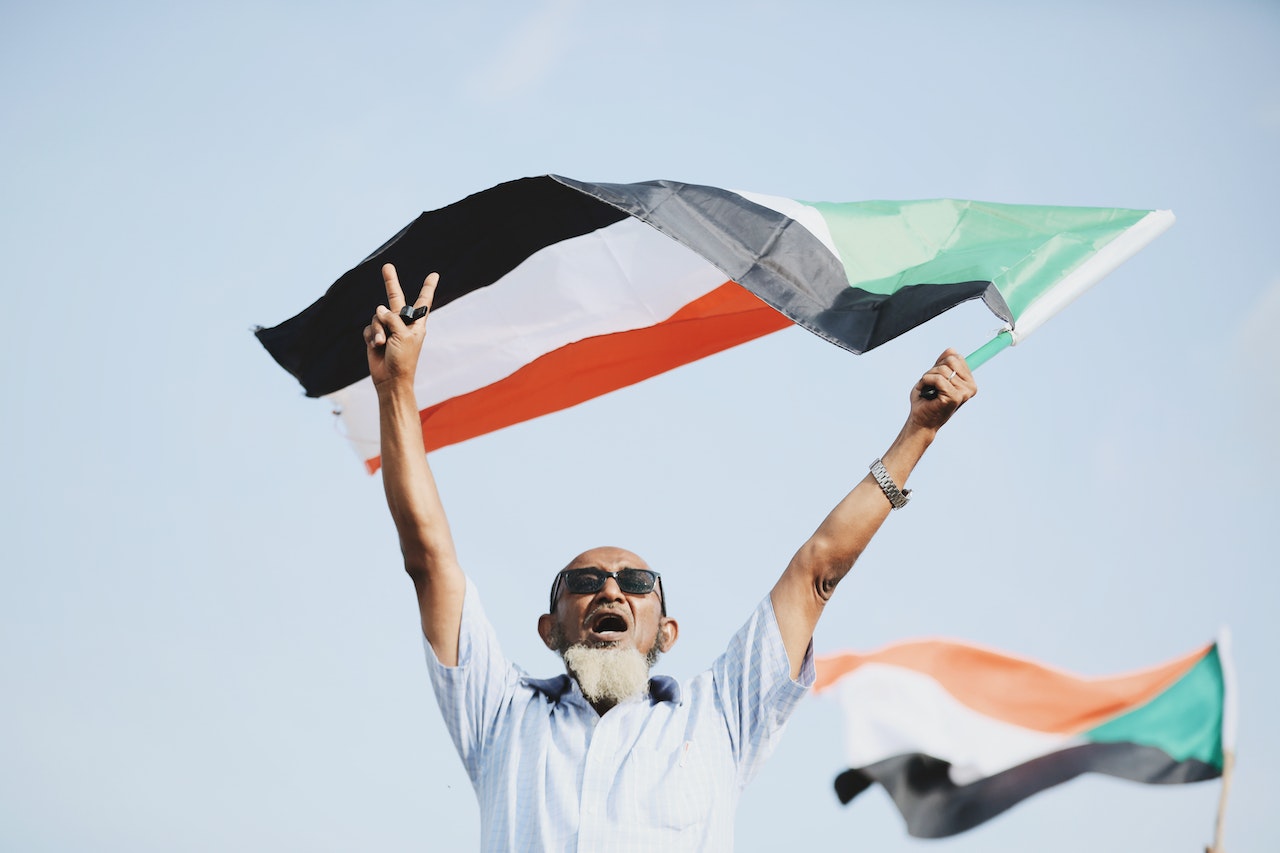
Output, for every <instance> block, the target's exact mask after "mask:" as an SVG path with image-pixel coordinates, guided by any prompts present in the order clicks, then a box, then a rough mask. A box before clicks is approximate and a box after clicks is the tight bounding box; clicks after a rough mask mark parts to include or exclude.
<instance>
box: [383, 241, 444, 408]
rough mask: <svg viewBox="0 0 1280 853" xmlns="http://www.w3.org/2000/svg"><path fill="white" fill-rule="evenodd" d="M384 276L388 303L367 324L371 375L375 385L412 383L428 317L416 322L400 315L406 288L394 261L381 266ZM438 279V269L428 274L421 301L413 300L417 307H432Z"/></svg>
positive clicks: (428, 308) (419, 297) (419, 295)
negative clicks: (408, 321)
mask: <svg viewBox="0 0 1280 853" xmlns="http://www.w3.org/2000/svg"><path fill="white" fill-rule="evenodd" d="M382 280H383V283H384V284H385V285H386V287H387V304H386V305H379V306H378V310H377V311H375V312H374V314H373V319H372V320H370V321H369V325H367V326H365V327H364V342H365V348H366V354H367V355H368V357H369V376H370V377H371V378H372V379H373V385H374V387H375V388H382V387H383V386H384V385H386V384H387V383H394V382H397V381H405V382H407V383H408V384H409V385H410V386H412V384H413V377H414V373H415V372H416V371H417V368H418V355H419V354H420V353H421V352H422V341H423V338H424V337H425V336H426V318H425V317H424V318H423V319H422V320H420V321H419V322H416V323H406V322H405V321H404V320H402V319H401V318H400V309H401V308H403V307H404V306H405V300H404V291H402V290H401V289H400V279H399V278H397V277H396V268H395V267H393V266H392V265H391V264H386V265H384V266H383V267H382ZM439 281H440V275H439V274H438V273H431V274H430V275H429V276H427V278H426V281H424V282H423V283H422V292H421V293H419V294H418V301H417V302H415V303H414V304H413V307H414V308H415V309H416V308H426V309H427V310H428V311H430V309H431V300H432V299H433V298H434V297H435V295H436V285H437V284H438V283H439Z"/></svg>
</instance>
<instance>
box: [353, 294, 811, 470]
mask: <svg viewBox="0 0 1280 853" xmlns="http://www.w3.org/2000/svg"><path fill="white" fill-rule="evenodd" d="M790 325H791V321H790V320H788V319H787V318H786V317H785V316H783V315H782V314H780V313H778V312H777V311H775V310H774V309H772V308H770V307H769V306H767V305H765V304H764V303H763V302H761V301H760V300H759V299H758V298H756V297H755V296H754V295H752V294H751V293H750V292H749V291H747V290H745V289H744V288H742V287H741V286H740V285H738V284H736V283H734V282H732V281H728V282H725V283H724V284H722V285H720V286H719V287H717V288H716V289H715V290H713V291H711V292H710V293H707V294H706V295H704V296H701V297H699V298H698V299H695V300H694V301H693V302H690V303H689V304H688V305H686V306H684V307H683V308H681V309H680V310H679V311H677V312H676V313H675V314H673V315H671V317H669V318H668V319H666V320H663V321H662V322H661V323H657V324H655V325H653V326H646V327H644V328H642V329H631V330H629V331H625V332H616V333H613V334H608V335H598V336H596V337H592V338H586V339H585V340H581V341H577V342H575V343H572V344H568V345H567V346H563V347H560V348H559V349H557V350H553V351H551V352H549V353H547V354H546V355H543V356H540V357H539V358H537V359H535V360H534V361H532V362H530V363H529V364H527V365H525V366H524V367H522V368H520V369H519V370H517V371H516V372H514V373H512V374H511V375H510V376H507V377H505V378H503V379H500V380H498V381H497V382H494V383H492V384H490V385H486V386H485V387H484V388H478V389H476V390H475V391H472V392H470V393H467V394H462V395H459V396H457V397H453V398H451V399H448V400H445V401H444V402H442V403H439V404H437V405H435V406H431V407H430V408H427V409H423V410H422V411H421V412H420V416H421V418H422V434H423V446H424V447H425V448H426V449H427V450H428V451H430V450H438V449H439V448H441V447H447V446H448V445H450V444H457V443H458V442H460V441H465V440H467V439H468V438H474V437H476V436H477V435H482V434H484V433H486V432H491V431H493V430H496V429H501V428H502V427H507V426H511V425H513V424H518V423H521V422H523V421H527V420H530V419H532V418H536V417H538V416H540V415H546V414H550V413H552V412H558V411H560V410H561V409H567V408H569V407H570V406H576V405H577V404H578V403H582V402H585V401H587V400H590V399H591V398H593V397H598V396H600V395H601V394H606V393H608V392H610V391H616V390H618V389H619V388H625V387H627V386H628V385H634V384H635V383H637V382H640V381H642V380H645V379H648V378H650V377H652V376H656V375H658V374H659V373H663V372H665V371H667V370H671V369H672V368H675V367H679V366H680V365H682V364H688V363H689V362H691V361H697V360H698V359H700V358H704V357H706V356H708V355H712V354H714V353H717V352H720V351H721V350H726V349H729V348H730V347H734V346H737V345H738V344H742V343H746V342H747V341H751V340H755V339H756V338H759V337H763V336H764V335H767V334H769V333H770V332H777V331H779V330H781V329H785V328H786V327H788V326H790ZM428 333H429V332H428ZM381 464H382V459H381V457H380V456H375V457H373V458H372V459H368V460H366V461H365V466H366V467H367V468H368V469H369V473H371V474H372V473H373V472H375V471H377V470H378V468H379V467H381Z"/></svg>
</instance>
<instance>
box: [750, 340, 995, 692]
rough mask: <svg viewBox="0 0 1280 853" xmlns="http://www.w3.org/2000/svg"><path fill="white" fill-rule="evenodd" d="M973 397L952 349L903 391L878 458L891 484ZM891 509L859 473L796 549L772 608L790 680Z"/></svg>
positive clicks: (775, 589)
mask: <svg viewBox="0 0 1280 853" xmlns="http://www.w3.org/2000/svg"><path fill="white" fill-rule="evenodd" d="M928 386H932V387H934V388H936V389H937V390H938V395H937V397H936V398H935V399H925V398H924V397H923V396H922V394H921V392H922V391H923V390H924V389H925V388H926V387H928ZM977 392H978V389H977V386H976V385H975V384H974V382H973V375H972V374H971V373H970V372H969V367H968V365H966V364H965V361H964V358H963V357H962V356H961V355H960V353H958V352H956V351H955V350H953V349H949V350H947V351H946V352H944V353H943V354H942V355H941V356H940V357H939V358H938V361H937V363H936V364H934V366H933V367H931V368H930V369H929V371H928V372H927V373H925V375H924V376H923V377H921V378H920V381H919V382H917V383H916V384H915V387H914V388H912V389H911V413H910V414H909V415H908V416H907V422H906V424H904V425H903V427H902V431H901V432H899V433H898V437H897V438H895V439H894V440H893V444H891V445H889V449H888V450H886V451H885V454H884V456H882V457H881V461H882V462H883V464H884V467H885V469H886V470H887V471H888V473H889V476H890V477H892V478H893V481H894V483H896V484H897V485H898V486H899V487H902V486H903V484H904V483H906V481H907V477H908V476H909V475H910V474H911V471H912V469H914V468H915V467H916V463H917V462H919V461H920V457H922V456H923V455H924V452H925V450H927V449H928V448H929V445H930V444H932V443H933V439H934V438H935V437H936V436H937V434H938V430H939V429H940V428H941V427H942V425H943V424H945V423H946V422H947V420H948V419H949V418H950V417H951V415H952V414H954V413H955V411H956V409H958V408H960V406H961V405H963V404H964V402H965V401H966V400H968V399H969V398H970V397H972V396H973V395H974V394H976V393H977ZM891 509H892V506H891V504H890V503H889V499H888V498H887V497H886V496H885V493H884V491H883V490H881V488H880V485H879V484H878V483H877V482H876V480H875V478H874V477H873V476H872V475H871V474H867V476H865V477H863V478H862V481H861V482H860V483H858V485H857V486H855V487H854V489H853V491H851V492H849V494H847V495H845V497H844V499H843V500H842V501H840V503H838V504H836V507H835V509H833V510H831V513H830V514H829V515H828V516H827V517H826V519H824V520H823V522H822V524H821V525H819V526H818V529H817V530H816V531H815V532H814V534H813V535H812V536H810V537H809V540H808V541H807V542H805V543H804V544H803V545H802V546H800V550H799V551H797V552H796V555H795V556H794V557H792V558H791V562H790V564H788V565H787V568H786V571H784V572H783V573H782V577H780V578H779V579H778V582H777V584H775V585H774V587H773V592H772V594H771V597H772V599H773V609H774V613H775V614H776V615H777V618H778V627H779V628H780V629H781V631H782V641H783V644H784V645H785V646H786V648H787V657H788V658H789V660H790V662H791V677H792V678H795V677H797V676H798V675H799V674H800V665H801V663H802V662H803V661H804V653H805V650H806V649H807V648H808V646H809V641H810V640H811V639H813V630H814V628H815V627H817V625H818V619H819V618H820V617H821V616H822V611H823V609H824V608H825V607H826V604H827V601H828V600H829V599H830V598H831V594H832V593H833V592H835V588H836V584H838V583H840V580H841V579H842V578H843V577H844V576H845V575H846V574H848V572H849V570H850V569H851V568H853V564H854V562H855V561H856V560H857V559H858V557H859V556H860V555H861V554H862V552H863V550H864V549H865V548H866V547H867V544H868V543H869V542H870V541H871V537H873V536H875V534H876V531H877V530H879V529H880V525H881V524H883V523H884V520H885V518H886V517H887V516H888V515H889V512H890V510H891Z"/></svg>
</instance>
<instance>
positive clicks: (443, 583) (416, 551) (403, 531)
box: [364, 264, 466, 666]
mask: <svg viewBox="0 0 1280 853" xmlns="http://www.w3.org/2000/svg"><path fill="white" fill-rule="evenodd" d="M382 278H383V281H384V282H385V283H386V286H387V306H378V310H377V312H375V314H374V316H373V319H372V320H371V321H370V323H369V325H368V326H366V327H365V330H364V342H365V347H366V350H367V353H368V356H369V375H370V376H371V377H372V379H373V386H374V388H376V389H377V391H378V416H379V425H380V428H381V434H382V448H381V450H382V484H383V487H384V489H385V490H386V493H387V506H388V507H389V508H390V509H391V518H392V519H393V520H394V521H395V525H396V531H397V532H398V533H399V534H400V553H401V554H403V555H404V569H405V571H406V572H408V573H409V577H410V578H411V579H412V580H413V587H414V589H415V590H416V591H417V594H418V611H419V613H421V615H422V633H423V634H424V635H425V636H426V638H427V641H428V642H430V643H431V648H432V650H434V651H435V654H436V657H437V658H438V659H439V660H440V662H441V663H443V664H445V665H446V666H455V665H456V664H457V662H458V627H459V625H460V623H461V621H462V599H463V595H464V593H465V591H466V579H465V578H464V576H463V574H462V569H461V567H460V566H459V565H458V555H457V553H456V552H455V550H454V547H453V534H451V533H450V532H449V522H448V520H447V519H446V518H445V515H444V504H443V503H441V501H440V492H439V491H438V490H437V489H436V481H435V478H434V477H433V476H432V475H431V467H430V466H429V465H428V464H427V455H426V453H425V452H424V451H423V449H422V422H421V420H420V419H419V417H418V401H417V398H416V397H415V395H414V392H413V380H414V375H415V373H416V372H417V367H418V355H419V353H420V352H421V351H422V341H423V338H424V336H425V333H426V329H425V327H426V323H425V318H423V319H421V320H418V321H417V322H411V323H406V322H405V321H404V320H402V319H401V317H400V310H401V309H402V308H404V306H405V300H404V293H403V292H402V291H401V289H400V281H399V279H397V278H396V270H395V267H393V266H391V264H387V265H386V266H384V267H383V268H382ZM439 279H440V277H439V276H438V275H436V274H435V273H432V274H431V275H429V276H427V280H426V281H425V282H424V283H423V285H422V293H421V294H420V295H419V296H418V300H417V302H416V303H414V306H413V307H414V308H426V309H428V310H429V309H430V307H431V299H432V297H434V296H435V292H436V283H437V282H438V281H439ZM388 306H389V307H388Z"/></svg>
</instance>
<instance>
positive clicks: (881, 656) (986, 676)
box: [814, 640, 1213, 734]
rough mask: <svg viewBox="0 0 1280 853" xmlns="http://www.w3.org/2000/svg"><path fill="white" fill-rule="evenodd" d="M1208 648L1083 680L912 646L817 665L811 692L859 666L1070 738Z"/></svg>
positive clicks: (969, 651)
mask: <svg viewBox="0 0 1280 853" xmlns="http://www.w3.org/2000/svg"><path fill="white" fill-rule="evenodd" d="M1212 648H1213V646H1212V645H1208V646H1205V647H1203V648H1201V649H1199V650H1197V651H1195V652H1192V653H1191V654H1189V655H1186V656H1185V657H1181V658H1178V659H1177V660H1174V661H1171V662H1169V663H1166V664H1160V665H1158V666H1154V667H1151V668H1150V669H1144V670H1140V671H1138V672H1133V673H1128V674H1125V675H1118V676H1108V677H1102V678H1084V677H1082V676H1078V675H1074V674H1072V673H1069V672H1065V671H1063V670H1059V669H1054V668H1051V667H1048V666H1045V665H1044V664H1041V663H1037V662H1035V661H1032V660H1027V659H1026V658H1017V657H1013V656H1010V655H1005V654H1002V653H1000V652H995V651H991V650H988V649H983V648H979V647H977V646H970V645H967V644H963V643H956V642H948V641H942V640H918V641H911V642H905V643H898V644H895V645H892V646H886V647H884V648H882V649H879V650H877V651H874V652H870V653H868V654H865V655H864V654H857V653H856V652H842V653H839V654H833V655H824V656H822V657H819V658H817V659H816V660H815V664H816V666H817V680H816V682H815V683H814V691H815V692H816V691H820V690H825V689H827V688H829V687H831V686H833V685H834V684H835V682H837V681H839V680H840V679H841V678H843V677H844V676H846V675H849V674H850V673H853V672H854V671H855V670H857V669H858V667H860V666H862V665H863V664H867V663H880V664H888V665H891V666H898V667H902V668H904V669H909V670H913V671H915V672H918V673H922V674H924V675H927V676H929V677H931V678H933V679H934V680H935V681H937V682H938V684H939V685H940V686H941V687H942V688H943V689H944V690H946V691H947V692H948V693H950V694H951V695H952V696H954V697H955V698H956V699H957V700H958V701H959V702H961V703H963V704H964V705H966V706H968V707H969V708H972V709H973V710H975V711H978V712H979V713H982V714H986V715H987V716H989V717H993V718H995V719H998V720H1003V721H1004V722H1007V723H1012V724H1014V725H1018V726H1022V727H1024V728H1028V729H1034V730H1036V731H1042V732H1053V733H1059V734H1077V733H1079V732H1084V731H1087V730H1089V729H1091V728H1093V727H1095V726H1098V725H1100V724H1102V723H1104V722H1106V721H1107V720H1109V719H1111V718H1113V717H1115V716H1116V715H1118V714H1121V713H1123V712H1125V711H1129V710H1132V709H1133V708H1135V707H1137V706H1138V705H1141V704H1143V703H1145V702H1147V701H1149V700H1150V699H1152V698H1154V697H1155V696H1156V695H1158V694H1159V693H1160V692H1161V691H1163V690H1164V689H1165V688H1167V687H1168V686H1169V685H1171V684H1173V683H1174V682H1175V681H1177V680H1178V679H1179V678H1181V677H1182V676H1183V675H1185V674H1186V673H1187V672H1188V671H1189V670H1190V669H1191V668H1192V667H1193V666H1195V665H1196V663H1197V662H1199V660H1200V659H1201V658H1203V657H1204V656H1205V655H1206V654H1207V653H1208V652H1209V650H1210V649H1212Z"/></svg>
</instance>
